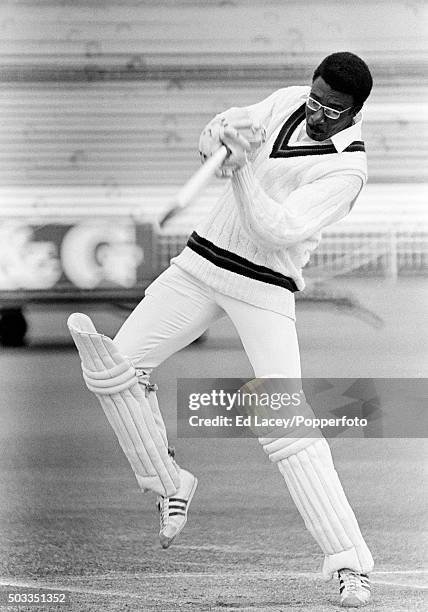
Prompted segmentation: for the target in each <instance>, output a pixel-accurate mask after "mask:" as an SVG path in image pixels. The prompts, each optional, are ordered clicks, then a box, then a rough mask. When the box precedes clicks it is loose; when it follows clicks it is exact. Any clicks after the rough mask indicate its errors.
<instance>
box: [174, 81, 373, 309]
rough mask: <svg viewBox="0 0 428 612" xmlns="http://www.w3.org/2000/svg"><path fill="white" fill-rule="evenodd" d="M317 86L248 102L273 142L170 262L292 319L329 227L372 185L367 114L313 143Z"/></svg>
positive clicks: (221, 289)
mask: <svg viewBox="0 0 428 612" xmlns="http://www.w3.org/2000/svg"><path fill="white" fill-rule="evenodd" d="M308 92H309V88H308V87H287V88H284V89H280V90H278V91H276V92H274V93H273V94H272V95H271V96H269V97H268V98H266V99H265V100H263V101H262V102H260V103H258V104H255V105H253V106H249V107H247V109H246V110H247V111H248V113H249V114H250V116H251V117H252V118H253V119H254V120H258V121H260V122H261V123H262V124H263V125H264V127H265V128H266V141H265V143H264V144H263V145H262V146H261V147H260V148H259V149H258V150H257V151H256V152H255V154H253V156H252V159H251V160H250V161H249V162H248V163H247V164H246V165H245V166H244V167H243V168H241V169H240V170H238V171H237V172H235V173H234V176H233V178H232V179H231V180H230V181H228V185H227V187H226V189H225V191H224V192H223V194H222V195H221V197H220V199H219V201H218V202H217V204H216V205H215V206H214V207H213V209H212V210H211V211H210V213H209V214H208V216H207V217H206V218H205V219H204V220H203V221H202V223H200V224H199V225H198V226H197V227H196V230H195V231H194V232H193V233H192V235H191V237H190V238H189V241H188V243H187V246H186V247H185V248H184V250H183V251H182V252H181V253H180V254H179V255H178V256H177V257H174V258H173V259H172V260H171V263H172V264H175V265H177V266H179V267H180V268H182V269H183V270H185V271H187V272H189V273H190V274H192V275H193V276H195V277H197V278H198V279H199V280H201V281H202V282H204V283H205V284H206V285H208V286H210V287H211V288H213V289H215V290H216V291H219V292H221V293H223V294H226V295H229V296H231V297H235V298H237V299H240V300H244V301H246V302H247V303H249V304H253V305H254V306H258V307H261V308H265V309H268V310H273V311H275V312H278V313H281V314H285V315H287V316H289V317H292V318H295V310H294V293H293V292H294V291H297V290H301V289H303V288H304V286H305V283H304V280H303V276H302V268H303V267H304V266H305V265H306V264H307V262H308V260H309V257H310V254H311V252H312V251H313V250H314V249H315V248H316V247H317V245H318V243H319V241H320V239H321V230H322V228H323V227H325V226H327V225H329V224H331V223H334V222H336V221H338V220H339V219H341V218H342V217H344V216H345V215H346V214H348V212H349V211H350V209H351V208H352V205H353V203H354V201H355V198H356V197H357V195H358V193H359V192H360V190H361V188H362V186H363V184H364V183H365V182H366V181H367V161H366V154H365V151H364V143H363V142H362V141H361V140H360V139H359V138H360V137H361V119H360V117H357V118H356V120H357V121H356V122H355V123H354V124H353V125H352V126H350V127H349V128H347V129H345V130H343V131H342V132H339V133H338V134H336V135H334V136H333V137H332V138H331V139H330V140H328V141H324V142H323V143H319V142H316V141H314V140H311V139H310V138H308V137H307V135H306V132H305V125H306V123H305V98H306V95H307V93H308ZM222 114H223V113H222ZM226 114H227V112H226Z"/></svg>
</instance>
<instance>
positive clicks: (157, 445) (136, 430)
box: [68, 313, 180, 497]
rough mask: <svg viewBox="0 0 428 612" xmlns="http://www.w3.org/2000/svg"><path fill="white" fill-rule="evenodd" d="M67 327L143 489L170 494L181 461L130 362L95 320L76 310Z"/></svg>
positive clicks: (90, 385) (87, 377) (85, 374)
mask: <svg viewBox="0 0 428 612" xmlns="http://www.w3.org/2000/svg"><path fill="white" fill-rule="evenodd" d="M68 327H69V330H70V333H71V335H72V337H73V340H74V342H75V344H76V346H77V349H78V351H79V354H80V358H81V360H82V370H83V378H84V380H85V382H86V385H87V387H88V389H89V390H90V391H92V392H93V393H95V395H96V396H97V397H98V400H99V401H100V404H101V406H102V408H103V410H104V412H105V414H106V416H107V419H108V420H109V422H110V424H111V426H112V428H113V430H114V432H115V433H116V436H117V438H118V440H119V443H120V445H121V447H122V450H123V451H124V453H125V455H126V457H127V458H128V460H129V462H130V464H131V466H132V468H133V470H134V473H135V475H136V477H137V480H138V482H139V484H140V486H141V488H142V489H149V490H151V491H154V492H155V493H157V494H159V495H162V496H165V497H170V496H171V495H174V494H175V493H176V491H177V489H178V487H179V485H180V477H179V472H178V468H177V465H176V464H175V462H174V461H173V459H172V458H171V457H170V456H169V454H168V445H167V441H166V433H165V427H164V424H163V420H162V417H161V414H160V411H159V409H158V408H157V402H156V408H157V411H156V414H155V415H154V414H153V412H152V406H151V403H152V402H153V400H152V402H151V401H149V398H148V395H149V394H148V393H146V392H145V391H144V387H143V386H142V385H139V384H138V378H137V376H136V372H135V369H134V367H133V366H132V365H131V363H130V362H129V361H128V360H127V359H125V358H124V357H123V356H122V355H121V354H120V353H119V352H118V350H117V348H116V347H115V345H114V343H113V341H112V340H111V339H110V338H107V337H106V336H103V335H102V334H99V333H97V331H96V329H95V327H94V325H93V323H92V321H91V319H90V318H89V317H88V316H86V315H84V314H80V313H74V314H72V315H71V316H70V317H69V319H68Z"/></svg>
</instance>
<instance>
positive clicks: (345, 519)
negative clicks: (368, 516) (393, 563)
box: [276, 439, 373, 580]
mask: <svg viewBox="0 0 428 612" xmlns="http://www.w3.org/2000/svg"><path fill="white" fill-rule="evenodd" d="M276 442H278V440H276ZM290 450H291V449H290ZM278 468H279V471H280V472H281V474H282V475H283V477H284V479H285V481H286V483H287V486H288V489H289V491H290V494H291V497H292V498H293V501H294V503H295V504H296V506H297V509H298V510H299V512H300V514H301V516H302V518H303V520H304V522H305V525H306V527H307V528H308V530H309V531H310V533H311V534H312V536H313V537H314V538H315V540H316V541H317V542H318V544H319V545H320V547H321V549H322V551H323V552H324V554H325V558H324V563H323V568H322V572H323V576H324V578H325V579H326V580H329V579H330V578H331V577H332V576H333V573H334V572H335V571H337V570H340V569H343V568H349V569H352V570H355V571H357V572H360V573H368V572H370V571H371V570H372V569H373V558H372V556H371V553H370V551H369V549H368V548H367V545H366V543H365V541H364V539H363V537H362V535H361V532H360V528H359V526H358V523H357V519H356V518H355V515H354V513H353V511H352V508H351V506H350V505H349V502H348V500H347V498H346V495H345V492H344V490H343V488H342V485H341V482H340V480H339V476H338V475H337V472H336V470H335V468H334V465H333V459H332V456H331V452H330V447H329V445H328V443H327V441H326V440H325V439H318V440H316V439H313V440H312V444H309V445H308V444H306V445H305V447H304V448H303V449H302V450H298V451H297V452H296V453H295V454H290V455H289V456H288V457H287V458H283V459H281V460H280V461H279V462H278Z"/></svg>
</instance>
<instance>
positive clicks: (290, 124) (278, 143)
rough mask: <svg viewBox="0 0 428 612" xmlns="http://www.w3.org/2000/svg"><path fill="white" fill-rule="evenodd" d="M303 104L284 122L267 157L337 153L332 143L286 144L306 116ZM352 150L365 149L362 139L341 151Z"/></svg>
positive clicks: (351, 151)
mask: <svg viewBox="0 0 428 612" xmlns="http://www.w3.org/2000/svg"><path fill="white" fill-rule="evenodd" d="M305 106H306V104H305V103H303V104H302V106H299V108H298V109H296V110H295V111H294V113H292V114H291V115H290V116H289V118H288V119H287V121H286V122H285V123H284V125H283V126H282V128H281V129H280V131H279V134H278V136H277V138H276V140H275V142H274V145H273V147H272V151H271V153H270V155H269V157H301V156H302V155H327V154H331V153H337V151H336V149H335V147H334V145H333V144H328V145H316V144H314V145H300V146H295V145H291V146H290V145H289V144H288V141H289V140H290V138H291V135H292V134H293V132H294V130H295V129H296V128H297V126H298V125H299V124H300V123H301V122H302V121H303V119H304V118H305V116H306V111H305ZM354 151H365V147H364V142H363V141H362V140H354V142H351V144H350V145H348V146H347V147H346V149H344V151H343V152H346V153H353V152H354Z"/></svg>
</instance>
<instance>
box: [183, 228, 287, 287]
mask: <svg viewBox="0 0 428 612" xmlns="http://www.w3.org/2000/svg"><path fill="white" fill-rule="evenodd" d="M187 246H188V247H189V248H190V249H192V251H194V252H195V253H197V254H198V255H200V256H201V257H204V259H207V260H208V261H210V262H211V263H213V264H214V265H215V266H218V267H219V268H223V269H224V270H228V271H229V272H235V274H240V275H241V276H245V277H247V278H252V279H254V280H258V281H262V282H263V283H268V284H269V285H276V286H277V287H283V288H284V289H288V291H291V292H292V293H294V292H295V291H299V289H298V288H297V285H296V283H295V282H294V280H293V279H292V278H290V277H289V276H284V274H281V273H280V272H275V271H274V270H271V269H270V268H266V267H265V266H260V265H258V264H255V263H253V262H252V261H249V260H248V259H245V258H244V257H241V256H240V255H237V254H236V253H232V252H231V251H227V250H226V249H221V248H220V247H218V246H216V245H215V244H213V243H212V242H210V241H209V240H207V239H206V238H202V236H199V234H197V233H196V232H193V233H192V235H191V236H190V238H189V240H188V241H187Z"/></svg>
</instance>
